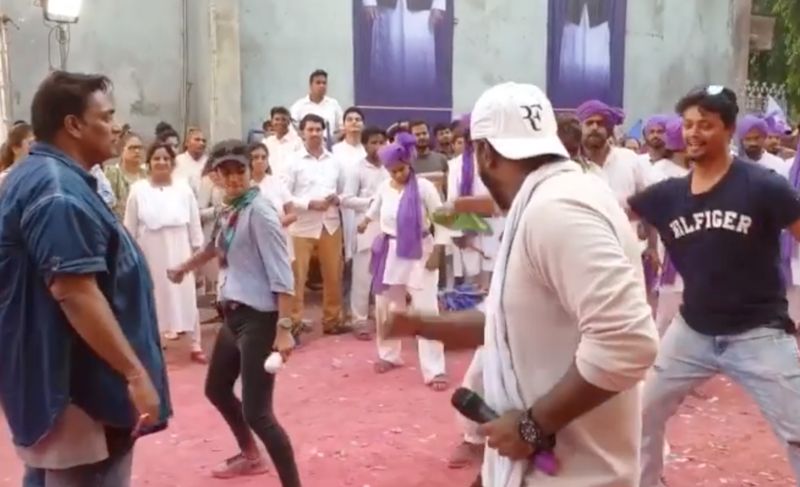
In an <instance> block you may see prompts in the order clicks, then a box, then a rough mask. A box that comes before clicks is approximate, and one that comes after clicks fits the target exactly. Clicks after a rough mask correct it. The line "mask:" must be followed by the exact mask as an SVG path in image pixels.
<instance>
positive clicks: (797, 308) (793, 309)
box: [786, 285, 800, 323]
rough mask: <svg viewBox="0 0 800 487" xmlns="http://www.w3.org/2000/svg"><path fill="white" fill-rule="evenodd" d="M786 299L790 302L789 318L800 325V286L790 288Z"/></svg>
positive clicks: (787, 290)
mask: <svg viewBox="0 0 800 487" xmlns="http://www.w3.org/2000/svg"><path fill="white" fill-rule="evenodd" d="M786 299H787V300H788V301H789V318H791V319H792V321H794V322H795V323H800V286H797V285H791V286H788V287H787V289H786Z"/></svg>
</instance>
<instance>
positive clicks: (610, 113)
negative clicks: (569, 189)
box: [576, 100, 660, 306]
mask: <svg viewBox="0 0 800 487" xmlns="http://www.w3.org/2000/svg"><path fill="white" fill-rule="evenodd" d="M576 115H577V116H578V120H580V122H581V127H582V130H583V141H582V150H583V156H584V160H585V162H586V163H587V164H588V165H589V170H590V171H591V172H594V173H595V174H597V175H598V176H600V177H601V178H603V179H605V180H606V182H608V185H609V186H611V190H612V191H613V192H614V194H616V195H617V201H618V202H619V204H620V206H622V208H624V209H627V208H628V198H630V197H631V196H633V195H635V194H637V193H639V192H640V191H642V190H644V189H645V188H646V187H647V186H649V185H650V184H651V183H652V182H654V180H655V179H654V174H653V173H652V171H651V167H650V165H649V164H644V163H643V161H642V159H641V158H640V156H639V155H638V154H636V153H635V152H633V151H631V150H630V149H625V148H624V147H617V146H614V145H612V144H611V143H610V140H609V139H610V137H611V136H612V135H613V134H614V127H616V126H618V125H620V124H622V122H623V120H624V118H625V114H624V113H623V111H622V110H620V109H619V108H614V107H610V106H608V105H606V104H605V103H603V102H601V101H599V100H589V101H587V102H584V103H582V104H581V105H580V106H579V107H578V108H577V109H576ZM631 227H632V228H633V229H634V230H635V231H636V232H637V233H638V232H639V224H638V223H635V222H632V223H631ZM641 233H642V234H643V236H642V237H643V239H644V238H645V237H646V242H641V243H640V247H641V249H642V253H643V255H642V263H643V265H644V271H645V280H646V284H647V289H648V291H649V293H648V295H649V296H650V300H651V303H652V305H653V306H655V300H656V296H655V294H654V292H652V291H654V286H655V280H656V276H657V273H658V266H659V264H660V259H659V257H658V238H657V235H656V234H655V232H654V231H653V229H652V228H642V229H641Z"/></svg>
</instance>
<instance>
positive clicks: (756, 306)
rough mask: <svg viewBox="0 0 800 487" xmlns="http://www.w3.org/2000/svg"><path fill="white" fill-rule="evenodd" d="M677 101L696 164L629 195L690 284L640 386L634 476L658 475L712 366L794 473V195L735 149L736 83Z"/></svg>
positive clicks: (798, 209) (797, 225) (797, 232)
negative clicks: (783, 260)
mask: <svg viewBox="0 0 800 487" xmlns="http://www.w3.org/2000/svg"><path fill="white" fill-rule="evenodd" d="M677 111H678V113H680V114H681V115H682V116H683V124H684V128H683V135H684V138H685V139H686V146H687V154H688V156H689V158H690V159H692V160H693V161H694V163H695V166H694V170H693V171H692V172H691V173H690V174H689V175H688V176H686V177H683V178H672V179H668V180H665V181H663V182H661V183H659V184H656V185H654V186H651V187H650V188H649V189H647V190H645V191H644V192H642V193H639V194H637V195H635V196H633V197H632V198H631V199H630V200H629V204H630V208H631V211H632V212H633V213H635V214H636V215H638V216H639V217H640V218H642V219H643V220H645V221H646V222H647V223H649V224H651V225H653V226H654V227H655V228H656V229H657V230H658V232H659V234H660V235H661V238H662V240H663V242H664V245H665V247H666V250H667V252H668V253H669V255H670V257H671V258H672V260H673V262H674V263H675V266H676V268H677V270H678V272H679V273H680V275H681V276H683V279H684V283H685V288H684V292H683V303H684V304H683V306H682V307H681V312H680V315H678V316H677V317H676V318H675V320H674V321H673V323H672V324H671V325H670V327H669V329H668V330H667V332H666V335H665V336H664V338H663V340H662V344H661V349H660V351H659V354H658V359H657V360H656V364H655V367H654V371H653V374H652V375H651V377H650V378H649V379H648V381H647V383H646V386H645V395H644V397H645V399H644V410H643V413H644V421H643V439H642V476H641V487H656V486H658V485H661V484H660V482H661V473H662V469H663V446H664V428H665V425H666V422H667V420H668V419H669V418H670V417H671V416H672V415H673V414H674V413H675V411H676V410H677V408H678V406H679V405H680V403H681V402H682V401H683V399H684V397H685V396H686V395H687V393H688V392H689V391H691V390H692V389H693V388H694V387H695V386H697V385H699V384H700V383H701V382H703V381H705V380H707V379H708V378H710V377H712V376H714V375H716V374H718V373H724V374H726V375H728V376H729V377H731V378H732V379H734V380H735V381H736V382H738V383H739V384H740V385H741V386H742V387H743V388H744V389H745V390H746V391H747V392H748V393H749V394H750V395H751V396H752V397H753V398H754V399H755V401H756V402H757V403H758V405H759V406H760V408H761V411H762V413H763V414H764V416H765V417H766V419H767V421H769V422H770V424H771V425H772V428H773V430H774V431H775V432H776V433H777V435H778V436H779V439H780V441H781V442H782V443H783V444H784V445H785V446H786V447H787V449H788V451H789V461H790V463H791V465H792V468H793V469H794V470H795V474H796V475H797V476H798V478H800V447H799V445H800V416H798V414H800V364H798V360H797V357H798V347H797V342H796V341H795V338H794V335H793V332H794V324H793V323H792V322H791V320H790V319H789V315H788V310H787V302H786V289H785V287H784V283H783V280H782V275H781V266H780V244H779V238H780V234H781V231H782V230H783V229H788V230H789V231H790V232H791V233H792V234H793V235H794V236H795V238H797V237H798V236H800V197H799V196H798V193H797V192H795V190H794V189H793V188H792V187H791V186H789V184H788V182H787V181H786V180H785V179H784V178H782V177H781V176H779V175H778V174H776V173H775V172H772V171H770V170H768V169H765V168H763V167H761V166H759V165H757V164H753V163H748V162H744V161H742V160H739V159H733V158H731V156H730V154H729V152H728V147H729V144H730V141H731V137H732V135H733V133H734V131H735V128H736V115H737V113H738V106H737V103H736V95H735V94H734V93H733V92H732V91H731V90H729V89H727V88H723V87H721V86H712V87H709V88H705V89H702V90H698V91H695V92H692V93H690V94H689V95H687V96H686V97H684V98H683V99H682V100H681V101H680V102H678V105H677Z"/></svg>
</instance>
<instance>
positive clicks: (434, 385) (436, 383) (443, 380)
mask: <svg viewBox="0 0 800 487" xmlns="http://www.w3.org/2000/svg"><path fill="white" fill-rule="evenodd" d="M428 387H430V388H431V389H433V390H434V391H436V392H443V391H446V390H447V388H448V387H450V381H448V380H447V376H446V375H444V374H440V375H437V376H436V377H434V378H433V380H432V381H430V383H428Z"/></svg>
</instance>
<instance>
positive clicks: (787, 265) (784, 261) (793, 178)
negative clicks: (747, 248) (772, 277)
mask: <svg viewBox="0 0 800 487" xmlns="http://www.w3.org/2000/svg"><path fill="white" fill-rule="evenodd" d="M789 184H791V185H792V187H793V188H794V189H795V191H800V144H798V145H797V154H796V155H795V156H794V163H793V164H792V168H791V169H790V170H789ZM792 257H797V242H796V241H795V239H794V236H792V234H791V233H790V232H789V231H788V230H784V231H783V233H781V257H780V258H781V268H782V269H783V279H784V284H785V285H786V287H789V286H791V285H792V283H793V279H792Z"/></svg>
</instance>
